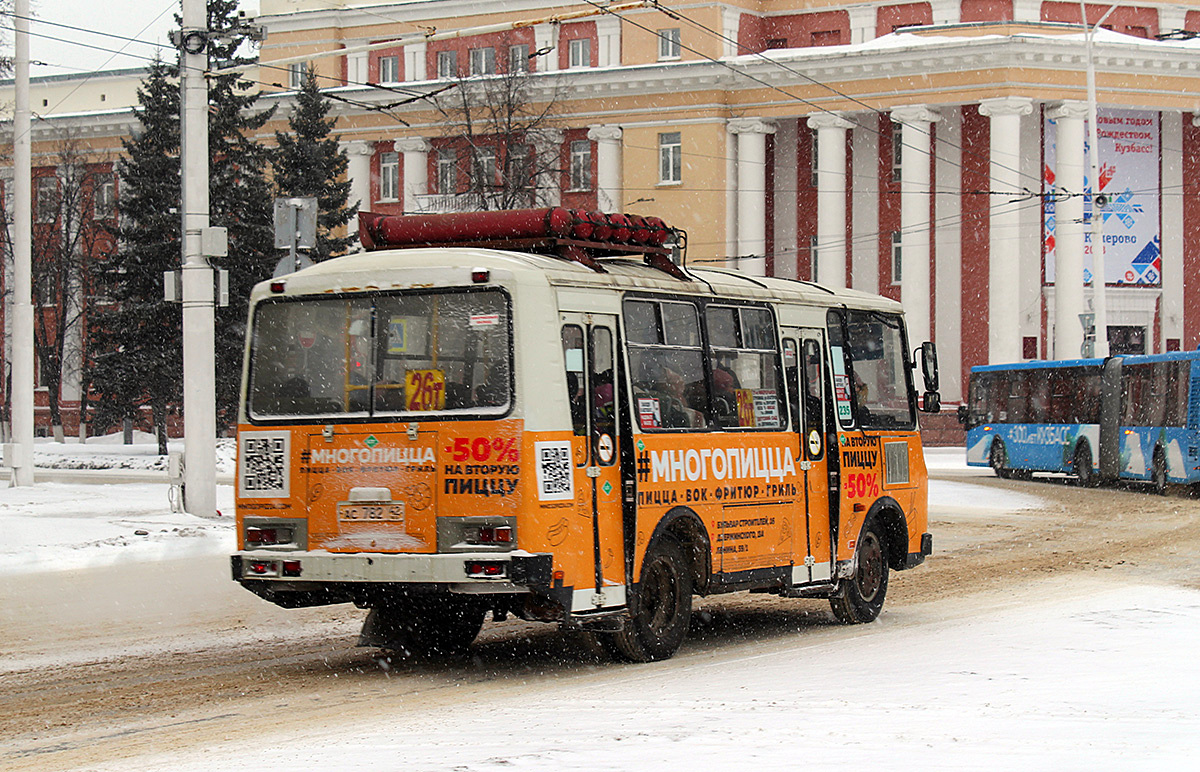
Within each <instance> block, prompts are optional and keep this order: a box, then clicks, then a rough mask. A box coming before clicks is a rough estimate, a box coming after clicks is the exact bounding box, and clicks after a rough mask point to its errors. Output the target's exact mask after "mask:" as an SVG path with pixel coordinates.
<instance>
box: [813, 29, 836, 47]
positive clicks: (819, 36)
mask: <svg viewBox="0 0 1200 772" xmlns="http://www.w3.org/2000/svg"><path fill="white" fill-rule="evenodd" d="M841 44H842V31H841V30H838V29H827V30H819V31H817V32H814V33H812V45H814V46H839V45H841Z"/></svg>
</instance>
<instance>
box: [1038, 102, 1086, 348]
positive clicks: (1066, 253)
mask: <svg viewBox="0 0 1200 772" xmlns="http://www.w3.org/2000/svg"><path fill="white" fill-rule="evenodd" d="M1087 112H1088V110H1087V103H1086V102H1062V103H1061V104H1060V105H1059V106H1058V107H1056V108H1054V109H1053V110H1051V111H1050V112H1049V113H1047V116H1048V117H1049V118H1050V119H1052V120H1053V121H1054V122H1055V130H1054V141H1055V150H1054V154H1055V164H1054V166H1055V169H1054V177H1055V185H1054V187H1055V192H1056V193H1058V194H1059V199H1058V202H1057V203H1056V204H1055V207H1054V358H1055V359H1074V358H1076V357H1078V356H1080V354H1081V348H1082V346H1083V325H1082V324H1081V323H1080V321H1079V315H1080V314H1082V313H1083V312H1084V306H1083V166H1084V154H1083V125H1084V118H1085V117H1086V116H1087Z"/></svg>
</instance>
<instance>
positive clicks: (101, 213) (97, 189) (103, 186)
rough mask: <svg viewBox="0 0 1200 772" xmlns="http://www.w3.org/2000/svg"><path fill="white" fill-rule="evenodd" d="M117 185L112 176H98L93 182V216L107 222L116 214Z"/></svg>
mask: <svg viewBox="0 0 1200 772" xmlns="http://www.w3.org/2000/svg"><path fill="white" fill-rule="evenodd" d="M116 192H117V184H116V180H115V179H114V178H113V175H112V174H97V175H96V176H95V177H94V178H93V181H92V216H93V217H94V218H95V219H97V220H107V219H109V218H111V217H112V216H113V215H114V214H115V213H116V208H117V200H116Z"/></svg>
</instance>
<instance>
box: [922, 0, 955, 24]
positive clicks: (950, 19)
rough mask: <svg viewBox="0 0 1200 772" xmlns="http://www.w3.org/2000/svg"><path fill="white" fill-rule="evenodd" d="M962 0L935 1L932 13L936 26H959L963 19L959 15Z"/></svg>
mask: <svg viewBox="0 0 1200 772" xmlns="http://www.w3.org/2000/svg"><path fill="white" fill-rule="evenodd" d="M959 2H960V0H933V2H932V3H931V9H930V10H931V11H932V13H933V23H934V24H958V22H959V20H960V19H961V18H962V16H961V14H960V13H959V7H960V6H959Z"/></svg>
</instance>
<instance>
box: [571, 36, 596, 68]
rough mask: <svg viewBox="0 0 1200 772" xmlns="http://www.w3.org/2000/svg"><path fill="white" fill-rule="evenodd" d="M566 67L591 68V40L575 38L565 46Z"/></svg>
mask: <svg viewBox="0 0 1200 772" xmlns="http://www.w3.org/2000/svg"><path fill="white" fill-rule="evenodd" d="M567 66H568V67H591V66H592V40H591V38H575V39H574V40H572V41H571V42H570V43H568V44H567Z"/></svg>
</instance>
